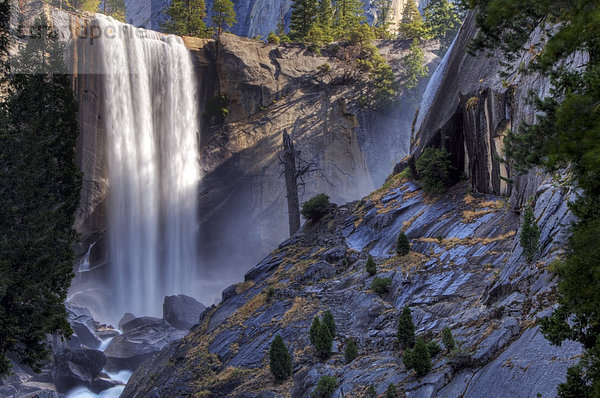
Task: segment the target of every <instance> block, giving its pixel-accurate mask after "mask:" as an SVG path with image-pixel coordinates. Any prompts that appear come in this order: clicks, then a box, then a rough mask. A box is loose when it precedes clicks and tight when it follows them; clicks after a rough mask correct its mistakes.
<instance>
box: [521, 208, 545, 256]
mask: <svg viewBox="0 0 600 398" xmlns="http://www.w3.org/2000/svg"><path fill="white" fill-rule="evenodd" d="M519 238H520V239H519V241H520V243H521V246H522V247H523V253H525V257H527V261H531V260H533V258H534V257H535V255H536V254H537V252H538V250H539V247H540V230H539V228H538V225H537V223H536V222H535V215H534V214H533V209H532V208H531V206H527V207H525V213H524V214H523V226H522V227H521V235H520V237H519Z"/></svg>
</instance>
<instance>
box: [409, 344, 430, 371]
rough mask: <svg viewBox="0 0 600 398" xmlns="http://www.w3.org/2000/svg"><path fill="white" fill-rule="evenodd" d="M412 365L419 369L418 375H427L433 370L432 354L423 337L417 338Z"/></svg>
mask: <svg viewBox="0 0 600 398" xmlns="http://www.w3.org/2000/svg"><path fill="white" fill-rule="evenodd" d="M411 365H412V367H413V368H414V369H415V370H416V371H417V375H418V376H425V375H426V374H427V373H429V371H430V370H431V355H430V354H429V350H428V349H427V344H426V343H425V340H423V338H422V337H419V338H418V339H417V342H416V343H415V348H414V349H413V350H412V364H411Z"/></svg>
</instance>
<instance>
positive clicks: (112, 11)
mask: <svg viewBox="0 0 600 398" xmlns="http://www.w3.org/2000/svg"><path fill="white" fill-rule="evenodd" d="M102 12H103V13H104V15H108V16H110V17H113V18H114V19H116V20H117V21H121V22H125V12H126V7H125V0H104V1H103V2H102Z"/></svg>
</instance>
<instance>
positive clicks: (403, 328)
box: [397, 306, 415, 348]
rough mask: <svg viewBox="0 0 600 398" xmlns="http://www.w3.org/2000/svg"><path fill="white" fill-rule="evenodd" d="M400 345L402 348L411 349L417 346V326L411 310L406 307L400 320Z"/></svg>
mask: <svg viewBox="0 0 600 398" xmlns="http://www.w3.org/2000/svg"><path fill="white" fill-rule="evenodd" d="M397 337H398V343H400V346H401V347H402V348H409V347H412V346H413V344H415V325H414V323H413V320H412V313H411V312H410V308H408V306H405V307H404V308H403V309H402V314H401V315H400V318H399V319H398V336H397Z"/></svg>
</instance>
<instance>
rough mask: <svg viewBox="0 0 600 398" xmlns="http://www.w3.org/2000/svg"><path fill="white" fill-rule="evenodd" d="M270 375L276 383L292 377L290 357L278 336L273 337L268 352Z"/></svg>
mask: <svg viewBox="0 0 600 398" xmlns="http://www.w3.org/2000/svg"><path fill="white" fill-rule="evenodd" d="M269 360H270V362H269V365H270V369H271V373H272V374H273V376H275V379H277V380H278V381H283V380H285V379H287V378H288V377H290V376H291V375H292V357H291V355H290V352H289V351H288V349H287V347H286V346H285V343H284V342H283V339H282V338H281V336H280V335H277V336H275V338H274V339H273V342H272V343H271V349H270V350H269Z"/></svg>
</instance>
